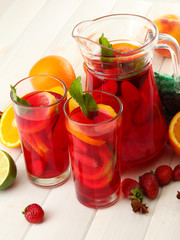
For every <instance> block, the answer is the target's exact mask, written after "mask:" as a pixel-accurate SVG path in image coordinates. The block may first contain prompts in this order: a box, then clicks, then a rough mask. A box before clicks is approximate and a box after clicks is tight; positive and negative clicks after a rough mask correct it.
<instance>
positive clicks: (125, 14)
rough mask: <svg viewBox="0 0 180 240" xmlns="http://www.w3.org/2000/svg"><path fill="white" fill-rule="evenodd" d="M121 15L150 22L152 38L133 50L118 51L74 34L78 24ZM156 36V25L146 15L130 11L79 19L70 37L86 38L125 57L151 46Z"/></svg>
mask: <svg viewBox="0 0 180 240" xmlns="http://www.w3.org/2000/svg"><path fill="white" fill-rule="evenodd" d="M123 16H124V17H134V18H137V19H143V20H145V21H147V22H148V23H149V24H151V25H152V28H153V30H154V35H153V37H152V39H151V40H150V41H148V42H147V43H146V44H144V45H142V46H141V47H138V48H136V49H134V50H131V51H127V52H119V51H117V50H115V49H111V48H108V47H106V46H103V45H101V44H99V43H97V42H95V41H93V40H91V39H88V38H87V37H82V36H79V35H77V34H75V30H76V29H77V28H78V27H79V26H80V25H82V24H83V23H88V22H89V23H90V22H92V23H94V22H96V21H101V20H106V19H107V18H110V17H123ZM157 36H158V29H157V26H156V25H155V24H154V23H153V22H152V21H151V20H150V19H148V18H146V17H144V16H141V15H138V14H131V13H117V14H109V15H104V16H101V17H98V18H95V19H91V20H84V21H81V22H79V23H78V24H76V25H75V27H74V28H73V30H72V37H73V38H75V39H76V38H81V39H84V40H88V41H90V42H92V43H94V44H96V45H99V46H100V47H103V48H105V49H107V50H111V51H113V52H115V53H117V55H119V56H123V57H124V56H125V57H126V55H127V54H129V55H133V54H137V53H139V52H142V51H145V50H146V49H148V48H150V47H151V46H153V44H155V43H156V39H157ZM117 55H115V56H111V57H109V56H107V57H106V58H116V57H117ZM127 57H128V56H127Z"/></svg>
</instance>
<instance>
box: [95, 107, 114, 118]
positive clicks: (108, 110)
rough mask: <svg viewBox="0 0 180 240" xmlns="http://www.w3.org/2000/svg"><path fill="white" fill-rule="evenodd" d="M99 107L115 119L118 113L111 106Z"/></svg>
mask: <svg viewBox="0 0 180 240" xmlns="http://www.w3.org/2000/svg"><path fill="white" fill-rule="evenodd" d="M97 107H98V109H99V110H101V112H103V113H105V114H107V115H110V116H111V117H112V118H114V117H115V116H116V115H117V113H116V112H115V111H114V109H113V108H112V107H111V106H109V105H105V104H97Z"/></svg>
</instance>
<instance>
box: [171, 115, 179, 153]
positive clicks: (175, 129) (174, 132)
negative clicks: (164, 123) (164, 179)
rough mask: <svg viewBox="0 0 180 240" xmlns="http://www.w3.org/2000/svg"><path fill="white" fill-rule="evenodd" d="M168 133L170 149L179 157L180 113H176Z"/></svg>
mask: <svg viewBox="0 0 180 240" xmlns="http://www.w3.org/2000/svg"><path fill="white" fill-rule="evenodd" d="M168 133H169V143H170V145H171V147H172V148H173V150H174V151H175V152H176V153H177V154H178V155H180V112H178V113H176V115H175V116H174V117H173V119H172V120H171V122H170V125H169V132H168Z"/></svg>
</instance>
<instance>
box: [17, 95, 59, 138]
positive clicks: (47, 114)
mask: <svg viewBox="0 0 180 240" xmlns="http://www.w3.org/2000/svg"><path fill="white" fill-rule="evenodd" d="M26 100H27V101H28V102H29V103H30V104H31V105H32V107H30V108H27V109H25V110H26V111H22V114H21V113H20V114H19V115H20V117H21V118H22V119H24V124H23V127H22V128H21V126H19V128H20V132H26V133H35V132H37V131H40V130H42V129H43V128H45V127H46V126H47V125H49V124H50V122H51V116H52V115H53V114H55V113H56V106H55V105H53V104H54V103H56V98H55V96H54V95H53V94H51V93H49V92H38V93H35V94H32V95H29V97H28V98H26ZM46 106H47V107H46ZM33 107H34V108H33ZM36 107H37V108H36ZM41 107H42V108H41ZM28 121H29V122H28ZM29 123H31V124H29Z"/></svg>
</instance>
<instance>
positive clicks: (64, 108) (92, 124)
mask: <svg viewBox="0 0 180 240" xmlns="http://www.w3.org/2000/svg"><path fill="white" fill-rule="evenodd" d="M90 92H93V93H94V92H100V93H103V94H106V95H109V96H112V97H114V98H115V99H116V100H117V101H118V103H119V105H120V110H119V111H118V113H117V114H116V116H115V117H113V118H111V119H109V120H107V121H105V122H100V123H80V122H78V121H76V120H73V119H72V118H70V117H69V116H68V114H67V112H66V106H67V104H68V103H69V101H70V100H71V99H72V98H73V97H70V98H68V99H67V100H66V102H65V103H64V106H63V110H64V114H65V116H66V118H67V119H68V120H70V121H72V122H74V123H75V124H77V125H81V126H86V127H87V126H91V127H92V126H100V125H103V124H107V123H110V122H112V121H114V120H115V119H116V118H118V117H119V116H120V115H122V112H123V103H122V102H121V100H120V99H119V98H118V97H117V96H115V95H114V94H112V93H108V92H105V91H101V90H92V91H83V93H90ZM78 107H79V106H78ZM78 107H77V108H78ZM75 109H76V108H75Z"/></svg>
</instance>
